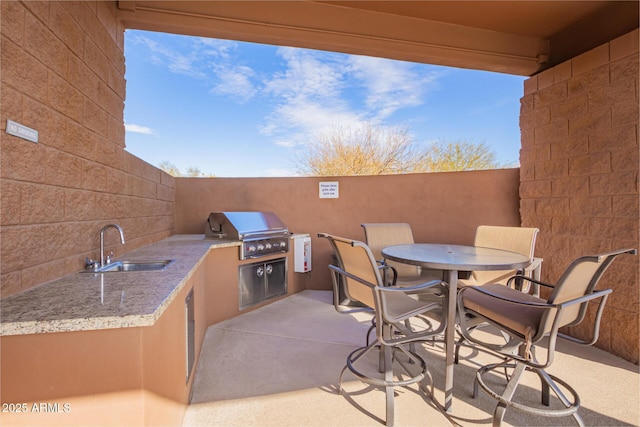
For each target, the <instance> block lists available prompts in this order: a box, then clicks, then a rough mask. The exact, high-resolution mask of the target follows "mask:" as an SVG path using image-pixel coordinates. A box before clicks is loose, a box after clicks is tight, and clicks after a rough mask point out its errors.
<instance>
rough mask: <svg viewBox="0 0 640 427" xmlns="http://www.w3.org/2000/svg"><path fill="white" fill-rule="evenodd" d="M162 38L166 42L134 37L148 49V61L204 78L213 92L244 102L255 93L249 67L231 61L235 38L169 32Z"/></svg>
mask: <svg viewBox="0 0 640 427" xmlns="http://www.w3.org/2000/svg"><path fill="white" fill-rule="evenodd" d="M157 37H158V38H160V37H161V36H157ZM162 39H163V40H164V39H166V42H164V43H163V42H160V41H158V40H152V39H150V38H148V37H144V36H139V37H137V38H136V39H135V41H136V42H137V43H138V44H142V45H144V46H145V47H146V48H147V49H148V53H149V60H150V61H151V62H153V63H154V64H156V65H159V66H163V67H166V68H167V69H168V70H169V71H171V72H172V73H175V74H181V75H186V76H188V77H191V78H194V79H198V80H203V81H206V82H208V84H210V86H211V92H212V93H214V94H218V95H224V96H229V97H231V98H233V99H234V100H236V101H238V102H246V101H248V100H249V99H251V98H252V97H253V96H254V95H255V94H256V92H257V90H256V88H255V87H254V83H253V82H252V79H254V78H255V77H256V74H255V72H254V71H253V69H251V68H250V67H248V66H246V65H235V64H234V57H233V55H232V53H233V51H234V50H236V49H237V46H238V43H237V42H234V41H229V40H216V39H208V38H204V37H187V36H176V35H171V34H166V35H162Z"/></svg>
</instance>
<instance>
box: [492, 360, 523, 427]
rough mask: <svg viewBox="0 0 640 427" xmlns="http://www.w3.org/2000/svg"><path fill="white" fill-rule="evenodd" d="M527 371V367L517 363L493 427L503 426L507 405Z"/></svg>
mask: <svg viewBox="0 0 640 427" xmlns="http://www.w3.org/2000/svg"><path fill="white" fill-rule="evenodd" d="M525 369H526V365H525V364H523V363H516V367H515V369H514V370H513V374H511V378H510V379H509V382H508V383H507V387H506V388H505V389H504V392H503V393H502V396H501V397H500V399H499V402H498V406H497V407H496V410H495V412H494V414H493V426H494V427H497V426H499V425H501V424H502V420H503V418H504V415H505V413H506V411H507V405H508V403H509V402H511V399H512V398H513V395H514V394H515V392H516V388H518V383H519V382H520V377H522V374H523V373H524V371H525Z"/></svg>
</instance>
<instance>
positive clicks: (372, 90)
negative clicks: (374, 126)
mask: <svg viewBox="0 0 640 427" xmlns="http://www.w3.org/2000/svg"><path fill="white" fill-rule="evenodd" d="M277 53H278V55H279V56H280V57H281V58H282V59H283V60H284V61H285V69H284V71H281V72H278V73H276V74H275V75H273V77H272V78H271V79H268V80H267V81H265V83H264V91H265V94H267V95H269V96H270V97H271V99H273V100H275V106H274V108H273V111H272V113H271V114H270V115H269V116H268V117H267V118H266V123H265V125H264V126H263V128H262V132H263V133H264V134H267V135H270V136H273V137H275V138H276V144H278V145H283V146H288V147H290V146H294V145H297V144H303V143H308V142H309V140H310V139H313V138H314V136H315V135H317V134H318V133H321V132H326V131H327V129H329V128H332V127H336V126H344V125H347V126H352V127H358V126H359V125H361V124H362V123H363V122H365V121H371V122H384V121H385V120H386V119H388V118H389V117H390V116H391V115H392V114H393V113H395V112H396V111H399V110H401V109H404V108H411V107H416V106H419V105H422V104H423V103H424V102H425V98H426V94H427V93H428V92H429V91H430V90H432V89H433V87H434V86H435V85H436V84H437V79H438V78H439V77H440V74H438V73H436V72H427V73H426V74H425V73H424V72H423V73H420V72H419V71H418V66H417V65H416V64H412V63H409V62H401V61H393V60H388V59H381V58H371V57H365V56H357V55H340V54H334V53H328V52H319V51H311V50H304V49H295V48H279V49H278V50H277Z"/></svg>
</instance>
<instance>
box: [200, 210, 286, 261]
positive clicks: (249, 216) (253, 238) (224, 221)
mask: <svg viewBox="0 0 640 427" xmlns="http://www.w3.org/2000/svg"><path fill="white" fill-rule="evenodd" d="M204 232H205V235H206V236H207V237H209V238H216V239H230V240H240V241H241V242H242V244H241V245H240V259H241V260H242V259H250V258H260V257H264V256H267V255H273V254H278V253H287V252H289V237H290V233H289V230H288V229H287V227H286V226H285V225H284V224H283V223H282V221H280V218H278V217H277V216H276V214H274V213H273V212H211V213H210V214H209V217H208V218H207V221H206V224H205V229H204Z"/></svg>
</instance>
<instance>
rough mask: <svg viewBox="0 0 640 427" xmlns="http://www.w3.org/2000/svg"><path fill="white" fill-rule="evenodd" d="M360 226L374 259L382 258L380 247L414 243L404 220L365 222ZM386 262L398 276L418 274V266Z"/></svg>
mask: <svg viewBox="0 0 640 427" xmlns="http://www.w3.org/2000/svg"><path fill="white" fill-rule="evenodd" d="M361 226H362V228H363V229H364V237H365V241H366V242H367V246H369V248H370V249H371V252H372V253H373V256H374V257H375V259H376V260H382V249H384V248H385V247H387V246H393V245H405V244H412V243H414V240H413V233H412V232H411V226H410V225H409V224H407V223H404V222H388V223H365V224H361ZM387 264H388V265H390V266H392V267H393V268H395V269H396V271H397V272H398V276H400V277H411V276H419V275H420V267H417V266H414V265H409V264H402V263H399V262H394V261H387Z"/></svg>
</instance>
